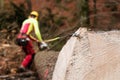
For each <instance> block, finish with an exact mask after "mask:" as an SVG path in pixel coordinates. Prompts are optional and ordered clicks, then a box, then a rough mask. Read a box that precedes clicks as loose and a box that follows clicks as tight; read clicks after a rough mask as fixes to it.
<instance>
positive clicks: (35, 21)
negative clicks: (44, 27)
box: [33, 20, 43, 42]
mask: <svg viewBox="0 0 120 80" xmlns="http://www.w3.org/2000/svg"><path fill="white" fill-rule="evenodd" d="M33 26H34V32H35V35H36V37H37V38H38V40H39V41H40V42H42V41H43V40H42V36H41V33H40V29H39V25H38V21H37V20H34V22H33Z"/></svg>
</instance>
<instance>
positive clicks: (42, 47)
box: [38, 42, 48, 50]
mask: <svg viewBox="0 0 120 80" xmlns="http://www.w3.org/2000/svg"><path fill="white" fill-rule="evenodd" d="M38 47H39V49H40V50H45V49H48V45H47V44H46V43H45V42H40V43H39V44H38Z"/></svg>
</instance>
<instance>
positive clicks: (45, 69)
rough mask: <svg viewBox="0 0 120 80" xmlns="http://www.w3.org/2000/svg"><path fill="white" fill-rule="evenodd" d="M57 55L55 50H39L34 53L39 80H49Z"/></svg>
mask: <svg viewBox="0 0 120 80" xmlns="http://www.w3.org/2000/svg"><path fill="white" fill-rule="evenodd" d="M57 57H58V52H55V51H40V52H38V53H37V54H36V55H35V61H34V62H35V66H36V69H37V72H38V76H39V78H40V80H51V78H52V74H53V70H54V66H55V63H56V60H57Z"/></svg>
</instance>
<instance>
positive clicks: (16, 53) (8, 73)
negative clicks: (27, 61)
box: [0, 35, 55, 80]
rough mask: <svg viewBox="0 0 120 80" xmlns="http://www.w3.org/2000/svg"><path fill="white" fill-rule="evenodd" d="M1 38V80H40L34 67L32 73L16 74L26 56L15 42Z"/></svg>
mask: <svg viewBox="0 0 120 80" xmlns="http://www.w3.org/2000/svg"><path fill="white" fill-rule="evenodd" d="M0 38H1V39H0V80H24V79H25V80H39V79H38V76H37V73H36V71H35V69H34V67H32V68H31V71H32V72H30V71H29V72H28V73H27V72H26V73H18V72H16V70H17V69H18V67H19V66H20V64H21V62H22V60H23V58H24V56H25V54H24V52H23V51H22V50H21V48H20V47H19V46H17V45H16V44H15V42H14V41H13V40H11V41H10V40H8V39H5V38H4V37H3V35H2V36H1V37H0ZM48 57H49V56H48ZM48 57H45V58H48ZM54 62H55V61H54ZM43 64H44V62H43Z"/></svg>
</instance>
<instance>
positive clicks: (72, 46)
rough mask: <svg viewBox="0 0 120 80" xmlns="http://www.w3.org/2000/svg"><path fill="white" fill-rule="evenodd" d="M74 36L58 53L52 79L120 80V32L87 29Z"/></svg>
mask: <svg viewBox="0 0 120 80" xmlns="http://www.w3.org/2000/svg"><path fill="white" fill-rule="evenodd" d="M76 33H77V34H79V37H81V38H78V37H71V38H70V39H69V40H68V42H67V43H66V44H65V46H64V47H63V48H62V50H61V51H60V53H59V56H58V60H57V63H56V66H55V69H54V72H53V77H52V80H119V79H120V76H119V75H120V71H119V69H120V31H117V30H113V31H106V32H104V31H98V32H94V31H87V29H84V28H83V29H82V28H80V29H79V30H78V31H77V32H76Z"/></svg>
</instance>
